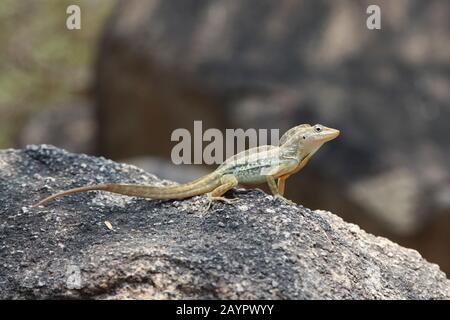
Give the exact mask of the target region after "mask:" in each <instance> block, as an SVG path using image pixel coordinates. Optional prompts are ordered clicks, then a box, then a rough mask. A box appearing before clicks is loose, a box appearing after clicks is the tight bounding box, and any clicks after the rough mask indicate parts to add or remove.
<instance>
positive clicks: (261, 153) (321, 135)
mask: <svg viewBox="0 0 450 320" xmlns="http://www.w3.org/2000/svg"><path fill="white" fill-rule="evenodd" d="M338 135H339V130H336V129H332V128H327V127H325V126H322V125H319V124H316V125H314V126H310V125H308V124H302V125H299V126H296V127H294V128H292V129H290V130H288V131H287V132H286V133H285V134H284V135H283V136H282V137H281V139H280V145H279V146H270V145H267V146H260V147H256V148H251V149H248V150H245V151H242V152H240V153H238V154H236V155H234V156H232V157H230V158H228V159H227V160H226V161H225V162H224V163H222V164H221V165H220V166H219V167H218V168H217V169H216V170H215V171H213V172H212V173H210V174H208V175H206V176H203V177H201V178H199V179H197V180H194V181H192V182H189V183H186V184H181V185H177V186H168V187H156V186H149V185H137V184H99V185H93V186H86V187H81V188H75V189H70V190H67V191H62V192H59V193H56V194H54V195H51V196H49V197H47V198H45V199H43V200H41V201H40V202H38V203H36V204H35V205H33V207H37V206H40V205H42V204H44V203H46V202H48V201H50V200H52V199H55V198H58V197H61V196H65V195H69V194H73V193H78V192H85V191H94V190H101V191H108V192H113V193H118V194H122V195H126V196H136V197H142V198H150V199H155V200H164V199H184V198H189V197H193V196H196V195H201V194H207V195H208V199H209V204H211V202H212V201H215V200H221V201H225V202H231V200H230V199H227V198H224V197H223V196H222V195H223V194H224V193H225V192H227V191H228V190H230V189H232V188H234V187H236V186H237V185H238V184H243V185H250V186H251V185H258V184H262V183H267V184H268V185H269V188H270V190H271V192H272V194H273V195H274V196H275V197H276V198H279V199H281V200H283V201H285V202H288V203H292V202H290V201H289V200H287V199H285V198H284V197H283V194H284V189H285V181H286V179H287V178H288V177H289V176H291V175H293V174H294V173H297V172H298V171H300V170H301V169H302V168H303V167H304V166H305V165H306V164H307V163H308V161H309V159H310V158H311V156H312V155H313V154H314V153H315V152H316V151H317V150H318V149H319V148H320V147H321V146H322V145H323V144H324V143H325V142H327V141H330V140H333V139H334V138H336V137H337V136H338ZM277 181H278V184H277ZM208 208H209V205H208Z"/></svg>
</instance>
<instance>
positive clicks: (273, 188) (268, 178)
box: [266, 176, 296, 205]
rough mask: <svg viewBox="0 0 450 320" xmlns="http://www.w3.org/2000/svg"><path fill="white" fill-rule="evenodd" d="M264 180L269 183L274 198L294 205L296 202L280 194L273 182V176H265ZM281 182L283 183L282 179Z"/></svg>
mask: <svg viewBox="0 0 450 320" xmlns="http://www.w3.org/2000/svg"><path fill="white" fill-rule="evenodd" d="M266 181H267V184H268V185H269V188H270V191H271V192H272V194H273V196H274V198H275V199H279V200H281V201H283V202H285V203H287V204H291V205H295V204H296V203H295V202H292V201H291V200H289V199H286V198H285V197H283V195H282V194H280V192H279V189H278V186H277V184H276V182H275V178H274V177H272V176H266ZM282 183H284V181H283V182H282ZM283 189H284V188H283ZM283 191H284V190H283Z"/></svg>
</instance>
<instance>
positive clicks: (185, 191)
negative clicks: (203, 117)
mask: <svg viewBox="0 0 450 320" xmlns="http://www.w3.org/2000/svg"><path fill="white" fill-rule="evenodd" d="M219 184H220V179H218V178H217V177H215V176H214V175H209V176H205V177H202V178H200V179H197V180H194V181H192V182H189V183H186V184H181V185H177V186H168V187H155V186H148V185H138V184H97V185H93V186H87V187H80V188H74V189H69V190H66V191H61V192H58V193H55V194H53V195H51V196H48V197H47V198H44V199H42V200H41V201H39V202H38V203H36V204H34V205H32V206H31V207H32V208H36V207H39V206H41V205H43V204H45V203H47V202H48V201H50V200H53V199H56V198H59V197H62V196H66V195H70V194H73V193H79V192H86V191H97V190H100V191H107V192H112V193H117V194H122V195H125V196H135V197H141V198H151V199H155V200H168V199H184V198H189V197H193V196H196V195H200V194H204V193H207V192H210V191H212V190H213V189H215V188H216V187H217V186H218V185H219Z"/></svg>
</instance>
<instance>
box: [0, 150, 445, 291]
mask: <svg viewBox="0 0 450 320" xmlns="http://www.w3.org/2000/svg"><path fill="white" fill-rule="evenodd" d="M119 181H120V182H128V183H147V184H149V183H155V184H167V183H169V182H166V181H160V180H158V179H156V177H155V176H153V175H151V174H149V173H146V172H144V171H142V170H140V169H138V168H136V167H133V166H129V165H124V164H119V163H115V162H113V161H110V160H106V159H104V158H95V157H89V156H86V155H77V154H71V153H67V152H65V151H63V150H61V149H57V148H54V147H51V146H46V145H40V146H38V145H31V146H28V147H27V148H26V149H24V150H12V149H9V150H4V151H1V152H0V203H1V206H0V261H1V263H0V298H3V299H5V298H68V297H74V298H80V297H82V298H138V299H139V298H151V299H158V298H160V299H167V298H171V299H176V298H194V299H200V298H222V299H231V298H248V299H254V298H268V299H317V298H327V299H340V298H344V299H397V298H398V299H446V298H448V297H449V291H448V290H449V283H448V280H447V278H446V276H445V274H444V273H443V272H441V271H440V270H439V267H438V266H437V265H435V264H431V263H428V262H427V261H425V260H424V259H423V258H422V257H421V256H420V255H419V254H418V253H417V252H416V251H414V250H411V249H405V248H403V247H400V246H398V245H397V244H395V243H393V242H391V241H389V240H387V239H385V238H380V237H375V236H373V235H370V234H368V233H366V232H365V231H363V230H361V229H360V228H359V227H357V226H356V225H354V224H349V223H346V222H344V221H343V220H342V219H341V218H339V217H338V216H336V215H334V214H332V213H330V212H325V211H311V210H309V209H307V208H304V207H302V206H289V205H285V204H281V203H279V202H278V201H276V200H274V199H273V198H272V197H271V196H269V195H266V194H264V193H263V192H261V191H259V190H249V191H244V190H241V189H237V190H234V191H233V192H230V193H229V195H228V196H230V197H238V198H239V201H238V202H237V203H236V204H232V205H228V204H222V203H219V204H215V205H214V206H213V210H211V211H209V212H208V214H206V215H204V214H202V213H201V210H202V208H204V206H205V205H206V199H205V197H202V196H200V197H194V198H192V199H188V200H185V201H165V202H164V201H149V200H146V199H138V198H131V197H124V196H119V195H114V194H108V193H101V192H91V193H82V194H78V195H73V196H67V197H65V198H61V199H60V200H57V201H55V202H52V203H49V204H48V205H47V206H45V207H41V208H39V209H30V208H29V205H30V204H32V203H34V202H35V201H37V200H38V199H40V198H41V197H43V196H45V195H48V194H49V193H52V192H55V191H59V190H61V189H67V188H70V187H75V186H80V185H86V184H92V183H102V182H119ZM107 224H109V225H110V227H112V229H111V228H109V227H108V226H107Z"/></svg>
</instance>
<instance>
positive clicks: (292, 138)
mask: <svg viewBox="0 0 450 320" xmlns="http://www.w3.org/2000/svg"><path fill="white" fill-rule="evenodd" d="M338 135H339V130H336V129H333V128H328V127H325V126H323V125H321V124H316V125H314V126H311V125H309V124H302V125H299V126H296V127H294V128H292V129H290V130H289V131H287V132H286V133H285V134H284V135H283V136H282V137H281V139H280V146H281V147H282V146H291V147H294V146H295V147H296V148H297V149H298V150H301V151H302V152H303V153H305V154H313V153H314V152H316V151H317V150H318V149H319V148H320V147H321V146H322V145H323V144H324V143H325V142H327V141H330V140H333V139H335V138H336V137H337V136H338Z"/></svg>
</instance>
